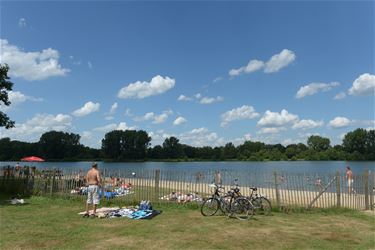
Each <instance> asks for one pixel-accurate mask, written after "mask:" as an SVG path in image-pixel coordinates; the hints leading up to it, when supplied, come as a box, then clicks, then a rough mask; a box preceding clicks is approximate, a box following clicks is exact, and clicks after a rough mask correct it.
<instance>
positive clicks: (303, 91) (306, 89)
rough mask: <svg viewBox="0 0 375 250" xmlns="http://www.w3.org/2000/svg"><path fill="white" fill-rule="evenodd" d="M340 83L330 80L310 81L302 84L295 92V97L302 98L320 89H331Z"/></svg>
mask: <svg viewBox="0 0 375 250" xmlns="http://www.w3.org/2000/svg"><path fill="white" fill-rule="evenodd" d="M339 85H340V83H338V82H331V83H315V82H314V83H310V84H307V85H305V86H302V87H301V88H300V89H299V90H298V92H297V94H296V98H303V97H305V96H308V95H314V94H316V93H318V92H321V91H324V92H325V91H328V90H331V89H332V88H333V87H337V86H339Z"/></svg>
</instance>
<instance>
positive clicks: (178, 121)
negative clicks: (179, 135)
mask: <svg viewBox="0 0 375 250" xmlns="http://www.w3.org/2000/svg"><path fill="white" fill-rule="evenodd" d="M185 122H187V120H186V119H185V118H184V117H182V116H179V117H177V118H176V120H174V122H173V125H175V126H178V125H181V124H183V123H185Z"/></svg>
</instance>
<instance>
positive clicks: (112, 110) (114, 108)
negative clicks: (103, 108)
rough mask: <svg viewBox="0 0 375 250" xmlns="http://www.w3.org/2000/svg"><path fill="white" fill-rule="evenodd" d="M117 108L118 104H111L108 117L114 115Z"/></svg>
mask: <svg viewBox="0 0 375 250" xmlns="http://www.w3.org/2000/svg"><path fill="white" fill-rule="evenodd" d="M117 108H118V104H117V102H115V103H114V104H112V106H111V109H110V110H109V115H113V114H115V113H116V110H117Z"/></svg>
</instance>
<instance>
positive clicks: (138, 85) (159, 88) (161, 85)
mask: <svg viewBox="0 0 375 250" xmlns="http://www.w3.org/2000/svg"><path fill="white" fill-rule="evenodd" d="M174 85H175V79H172V78H169V77H168V76H167V77H165V78H164V77H162V76H160V75H157V76H155V77H153V78H152V79H151V81H150V82H141V81H137V82H135V83H130V84H129V85H128V86H126V87H123V88H122V89H120V91H119V92H118V95H117V96H118V97H119V98H122V99H127V98H138V99H143V98H145V97H148V96H153V95H160V94H162V93H164V92H166V91H168V90H170V89H171V88H173V87H174Z"/></svg>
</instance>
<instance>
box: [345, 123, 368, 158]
mask: <svg viewBox="0 0 375 250" xmlns="http://www.w3.org/2000/svg"><path fill="white" fill-rule="evenodd" d="M366 141H367V131H366V130H365V129H362V128H358V129H356V130H354V131H352V132H349V133H347V134H346V135H345V137H344V139H343V140H342V146H343V147H344V150H345V151H346V152H349V153H354V152H355V151H357V152H359V153H361V154H366V153H367V152H366V151H367V150H366V144H367V145H371V142H367V143H366ZM370 147H371V146H370Z"/></svg>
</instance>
